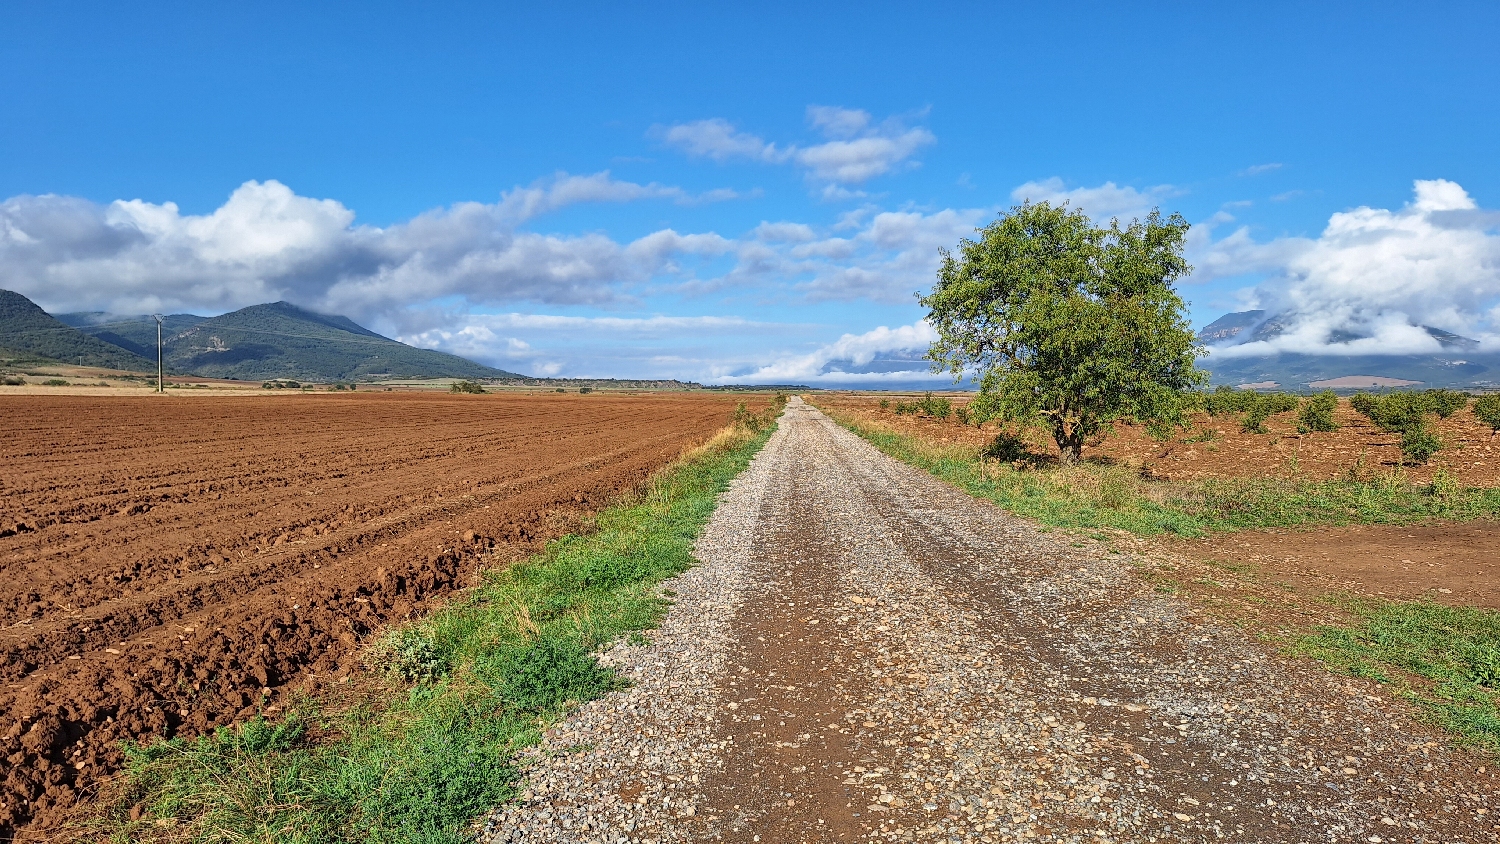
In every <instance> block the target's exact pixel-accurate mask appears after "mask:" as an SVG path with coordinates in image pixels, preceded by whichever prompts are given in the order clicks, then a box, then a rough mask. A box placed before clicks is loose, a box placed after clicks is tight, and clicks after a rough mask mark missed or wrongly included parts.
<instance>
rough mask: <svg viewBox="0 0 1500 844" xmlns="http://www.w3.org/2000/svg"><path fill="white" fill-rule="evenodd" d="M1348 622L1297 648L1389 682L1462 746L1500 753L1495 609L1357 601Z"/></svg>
mask: <svg viewBox="0 0 1500 844" xmlns="http://www.w3.org/2000/svg"><path fill="white" fill-rule="evenodd" d="M1346 609H1347V610H1348V611H1349V612H1350V613H1351V614H1352V615H1353V616H1354V618H1355V621H1354V623H1352V624H1350V625H1347V626H1345V625H1338V626H1321V627H1318V628H1317V629H1316V630H1315V631H1314V632H1312V633H1311V634H1309V635H1306V636H1302V637H1300V638H1298V639H1297V640H1296V641H1295V642H1294V644H1293V645H1292V647H1291V650H1292V651H1293V652H1295V653H1299V654H1304V655H1307V656H1311V657H1314V658H1316V659H1318V660H1321V661H1322V662H1324V663H1327V664H1328V665H1331V666H1333V667H1335V668H1339V669H1342V670H1344V671H1347V672H1349V673H1350V674H1353V675H1355V676H1357V677H1365V678H1368V679H1371V680H1375V681H1376V682H1379V683H1386V684H1390V685H1391V687H1392V690H1393V691H1394V692H1395V693H1396V694H1397V695H1399V696H1401V697H1404V698H1406V699H1408V700H1410V701H1412V702H1413V703H1415V704H1416V705H1417V707H1418V709H1419V711H1420V712H1422V713H1423V714H1424V715H1425V716H1426V718H1427V719H1428V720H1429V721H1431V722H1432V723H1433V724H1435V725H1437V726H1439V727H1442V728H1443V729H1445V730H1447V731H1448V732H1449V733H1451V734H1452V735H1453V736H1454V738H1455V740H1456V741H1457V742H1458V743H1459V744H1463V745H1468V746H1471V747H1478V748H1482V749H1484V750H1487V751H1489V752H1491V753H1500V706H1497V695H1500V612H1495V611H1494V610H1486V609H1480V608H1478V607H1449V606H1445V605H1443V604H1438V603H1433V602H1431V601H1381V600H1369V599H1361V600H1356V601H1351V602H1349V605H1348V606H1347V607H1346Z"/></svg>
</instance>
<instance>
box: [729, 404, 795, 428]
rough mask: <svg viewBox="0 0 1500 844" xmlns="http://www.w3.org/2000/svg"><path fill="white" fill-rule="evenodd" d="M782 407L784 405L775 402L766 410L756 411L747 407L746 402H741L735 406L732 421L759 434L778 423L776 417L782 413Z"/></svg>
mask: <svg viewBox="0 0 1500 844" xmlns="http://www.w3.org/2000/svg"><path fill="white" fill-rule="evenodd" d="M782 407H783V405H778V404H774V403H773V404H772V405H771V406H770V407H769V408H767V409H766V410H764V411H762V412H760V413H756V412H755V411H753V410H750V409H748V408H746V407H745V403H744V402H740V403H739V404H737V405H735V407H734V417H733V419H732V422H733V424H734V425H735V426H736V427H739V428H744V429H745V430H746V431H749V432H751V433H755V434H758V433H760V432H761V431H764V430H766V429H768V428H770V427H771V426H773V425H775V424H776V417H777V416H779V415H781V409H782Z"/></svg>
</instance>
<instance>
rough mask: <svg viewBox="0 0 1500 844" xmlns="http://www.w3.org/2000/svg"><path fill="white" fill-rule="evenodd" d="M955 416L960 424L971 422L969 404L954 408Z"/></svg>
mask: <svg viewBox="0 0 1500 844" xmlns="http://www.w3.org/2000/svg"><path fill="white" fill-rule="evenodd" d="M953 417H954V418H955V419H957V420H958V424H960V425H967V424H969V408H968V406H966V405H963V406H959V407H955V408H953Z"/></svg>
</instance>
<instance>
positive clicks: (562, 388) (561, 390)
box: [552, 387, 568, 393]
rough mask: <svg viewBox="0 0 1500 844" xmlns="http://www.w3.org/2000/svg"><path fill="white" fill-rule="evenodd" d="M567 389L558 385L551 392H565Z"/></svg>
mask: <svg viewBox="0 0 1500 844" xmlns="http://www.w3.org/2000/svg"><path fill="white" fill-rule="evenodd" d="M567 391H568V390H567V388H566V387H558V388H557V389H556V390H553V391H552V392H554V393H566V392H567Z"/></svg>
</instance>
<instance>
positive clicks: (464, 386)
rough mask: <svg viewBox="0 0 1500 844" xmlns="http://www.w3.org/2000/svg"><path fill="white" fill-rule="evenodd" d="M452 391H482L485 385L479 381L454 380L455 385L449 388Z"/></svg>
mask: <svg viewBox="0 0 1500 844" xmlns="http://www.w3.org/2000/svg"><path fill="white" fill-rule="evenodd" d="M448 392H450V393H482V392H484V385H483V384H480V383H479V382H478V381H454V382H453V386H451V387H449V388H448Z"/></svg>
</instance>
